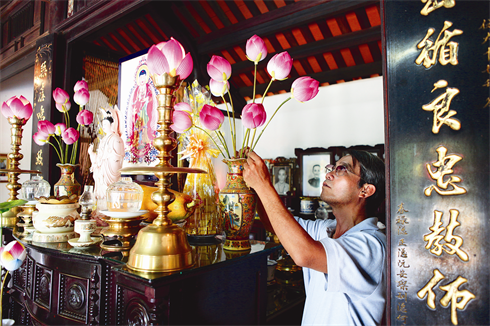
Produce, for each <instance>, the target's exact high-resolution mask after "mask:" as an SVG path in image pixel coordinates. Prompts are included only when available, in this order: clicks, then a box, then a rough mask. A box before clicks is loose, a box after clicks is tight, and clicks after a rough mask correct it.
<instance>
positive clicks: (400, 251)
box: [398, 248, 408, 258]
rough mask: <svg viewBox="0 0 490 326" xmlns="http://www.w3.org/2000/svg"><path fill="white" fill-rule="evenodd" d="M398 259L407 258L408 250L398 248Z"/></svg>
mask: <svg viewBox="0 0 490 326" xmlns="http://www.w3.org/2000/svg"><path fill="white" fill-rule="evenodd" d="M398 257H401V258H407V257H408V255H407V249H406V248H398Z"/></svg>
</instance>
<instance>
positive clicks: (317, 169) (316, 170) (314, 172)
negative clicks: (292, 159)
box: [313, 165, 321, 177]
mask: <svg viewBox="0 0 490 326" xmlns="http://www.w3.org/2000/svg"><path fill="white" fill-rule="evenodd" d="M320 170H321V169H320V166H319V165H315V166H314V167H313V175H314V176H315V177H318V176H319V175H320Z"/></svg>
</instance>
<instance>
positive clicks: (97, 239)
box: [68, 237, 102, 247]
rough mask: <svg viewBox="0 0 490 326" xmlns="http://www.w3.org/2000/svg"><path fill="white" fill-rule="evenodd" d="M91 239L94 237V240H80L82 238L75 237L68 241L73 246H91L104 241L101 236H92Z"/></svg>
mask: <svg viewBox="0 0 490 326" xmlns="http://www.w3.org/2000/svg"><path fill="white" fill-rule="evenodd" d="M90 239H92V241H89V242H78V240H80V238H73V239H70V240H68V243H69V244H70V245H71V246H72V247H90V246H93V245H94V244H97V243H99V242H101V241H102V238H101V237H90Z"/></svg>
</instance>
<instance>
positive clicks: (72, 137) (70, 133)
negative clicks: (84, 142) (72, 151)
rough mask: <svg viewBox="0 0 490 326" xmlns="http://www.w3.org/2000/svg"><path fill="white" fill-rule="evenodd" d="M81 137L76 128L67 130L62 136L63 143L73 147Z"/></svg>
mask: <svg viewBox="0 0 490 326" xmlns="http://www.w3.org/2000/svg"><path fill="white" fill-rule="evenodd" d="M79 136H80V135H79V134H78V131H77V130H76V129H75V128H72V127H70V128H68V129H66V130H65V131H64V132H63V133H62V134H61V138H62V139H63V141H64V142H65V144H67V145H71V144H73V143H74V142H76V141H77V140H78V137H79Z"/></svg>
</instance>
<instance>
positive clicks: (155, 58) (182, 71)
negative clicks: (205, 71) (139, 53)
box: [146, 37, 193, 79]
mask: <svg viewBox="0 0 490 326" xmlns="http://www.w3.org/2000/svg"><path fill="white" fill-rule="evenodd" d="M146 61H147V63H148V70H149V71H150V74H157V75H163V74H164V73H168V74H169V75H170V76H172V77H175V76H180V79H186V78H187V77H188V76H189V75H190V74H191V72H192V68H193V62H192V57H191V55H190V53H187V54H185V50H184V47H183V46H182V44H180V43H179V42H178V41H177V40H175V39H174V38H173V37H172V38H171V39H170V41H168V42H161V43H158V44H157V45H153V46H152V47H151V48H150V50H149V51H148V58H147V60H146Z"/></svg>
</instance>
